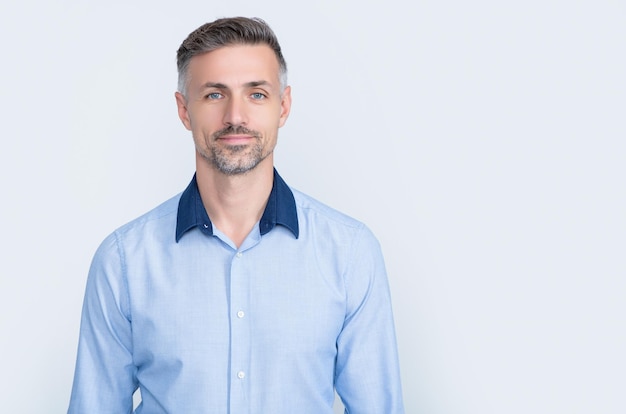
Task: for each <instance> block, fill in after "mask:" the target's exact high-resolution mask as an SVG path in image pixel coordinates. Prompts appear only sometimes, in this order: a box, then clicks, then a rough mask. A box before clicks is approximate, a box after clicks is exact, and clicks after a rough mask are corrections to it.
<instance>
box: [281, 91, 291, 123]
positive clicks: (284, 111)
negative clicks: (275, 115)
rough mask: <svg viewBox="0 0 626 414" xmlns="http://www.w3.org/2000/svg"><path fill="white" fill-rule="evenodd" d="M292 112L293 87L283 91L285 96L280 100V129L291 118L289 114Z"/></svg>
mask: <svg viewBox="0 0 626 414" xmlns="http://www.w3.org/2000/svg"><path fill="white" fill-rule="evenodd" d="M290 111H291V86H287V87H286V88H285V90H284V91H283V95H282V97H281V100H280V119H279V121H278V127H279V128H280V127H282V126H283V125H285V122H287V118H289V112H290Z"/></svg>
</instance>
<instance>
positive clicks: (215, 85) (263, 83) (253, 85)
mask: <svg viewBox="0 0 626 414" xmlns="http://www.w3.org/2000/svg"><path fill="white" fill-rule="evenodd" d="M243 86H244V87H246V88H256V87H257V86H271V84H270V83H269V82H268V81H265V80H258V81H251V82H246V83H244V84H243ZM202 87H203V88H204V89H207V88H215V89H229V88H228V86H226V85H225V84H223V83H219V82H207V83H205V84H204V85H202Z"/></svg>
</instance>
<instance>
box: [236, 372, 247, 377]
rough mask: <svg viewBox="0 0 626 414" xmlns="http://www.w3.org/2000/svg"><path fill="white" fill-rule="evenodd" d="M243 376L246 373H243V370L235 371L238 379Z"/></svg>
mask: <svg viewBox="0 0 626 414" xmlns="http://www.w3.org/2000/svg"><path fill="white" fill-rule="evenodd" d="M245 377H246V373H245V372H243V371H239V372H238V373H237V378H239V379H244V378H245Z"/></svg>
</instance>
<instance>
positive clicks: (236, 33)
mask: <svg viewBox="0 0 626 414" xmlns="http://www.w3.org/2000/svg"><path fill="white" fill-rule="evenodd" d="M257 44H266V45H268V46H269V47H270V48H271V49H272V50H273V51H274V53H275V54H276V59H277V60H278V66H279V74H278V78H279V82H280V90H281V93H282V92H283V91H284V90H285V88H286V87H287V62H285V58H284V57H283V54H282V52H281V50H280V44H279V43H278V39H277V38H276V35H275V34H274V32H273V31H272V29H271V28H270V27H269V26H268V24H267V23H265V21H263V20H262V19H259V18H258V17H254V18H247V17H231V18H223V19H218V20H215V21H213V22H211V23H206V24H204V25H202V26H200V27H199V28H197V29H196V30H194V31H193V32H191V33H190V34H189V36H187V38H186V39H185V40H184V41H183V43H182V44H181V45H180V47H179V48H178V52H177V53H176V63H177V65H178V91H179V92H180V93H182V94H183V95H185V96H186V94H187V80H188V79H187V75H188V69H189V62H190V61H191V58H193V57H194V56H197V55H201V54H204V53H207V52H211V51H213V50H216V49H219V48H221V47H224V46H232V45H257Z"/></svg>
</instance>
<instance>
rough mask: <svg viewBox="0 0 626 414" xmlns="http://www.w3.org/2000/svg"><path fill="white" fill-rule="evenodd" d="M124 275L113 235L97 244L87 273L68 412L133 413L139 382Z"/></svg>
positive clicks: (76, 413)
mask: <svg viewBox="0 0 626 414" xmlns="http://www.w3.org/2000/svg"><path fill="white" fill-rule="evenodd" d="M124 276H125V275H124V263H123V255H122V254H121V249H120V247H119V241H118V239H117V237H116V234H115V233H114V234H112V235H111V236H109V237H108V238H107V239H105V240H104V242H103V243H102V244H101V245H100V247H99V248H98V250H97V252H96V254H95V256H94V259H93V261H92V264H91V267H90V270H89V276H88V278H87V287H86V291H85V298H84V302H83V311H82V318H81V325H80V337H79V343H78V356H77V360H76V371H75V374H74V384H73V387H72V395H71V398H70V405H69V410H68V414H79V413H80V414H84V413H130V412H132V409H133V401H132V396H133V393H134V391H135V390H136V389H137V380H136V368H135V365H134V364H133V358H132V335H131V318H130V311H129V308H130V307H129V298H128V288H127V284H126V281H125V277H124Z"/></svg>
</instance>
